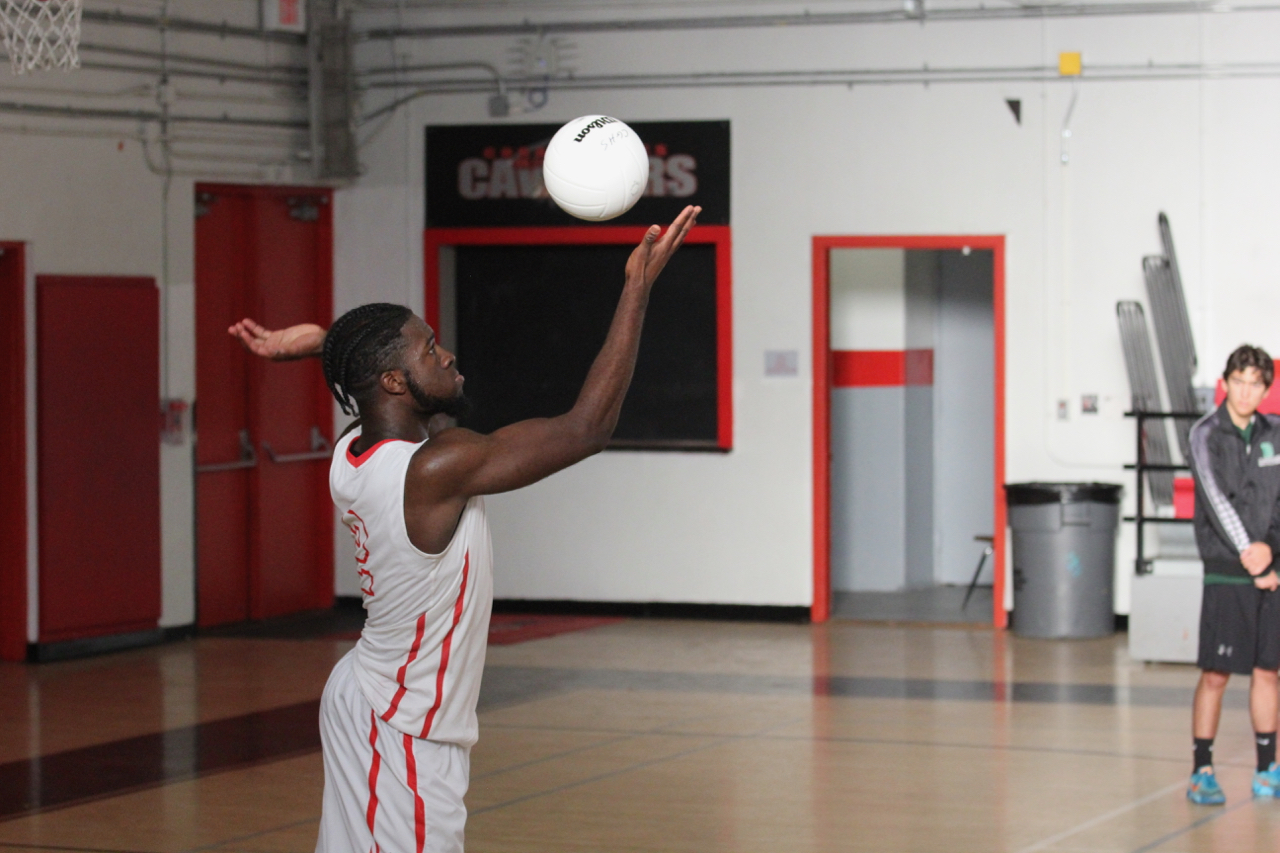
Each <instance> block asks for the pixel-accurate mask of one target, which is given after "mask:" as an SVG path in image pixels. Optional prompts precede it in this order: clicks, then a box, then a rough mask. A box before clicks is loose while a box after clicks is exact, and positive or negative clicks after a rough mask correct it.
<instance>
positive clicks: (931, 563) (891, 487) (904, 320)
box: [813, 236, 1006, 627]
mask: <svg viewBox="0 0 1280 853" xmlns="http://www.w3.org/2000/svg"><path fill="white" fill-rule="evenodd" d="M813 251H814V294H813V300H814V301H813V317H814V327H813V328H814V365H815V368H814V509H815V518H814V555H815V557H814V606H813V618H814V620H815V621H822V620H824V619H826V618H828V617H829V616H831V615H833V614H834V615H841V616H845V617H849V618H860V619H866V618H870V619H894V620H904V621H948V622H950V621H975V620H981V621H983V622H986V621H987V620H988V618H989V619H990V621H991V622H992V623H993V624H995V625H996V626H998V627H1003V626H1004V624H1005V621H1006V614H1005V609H1004V571H1003V566H1004V535H1003V532H1004V506H1003V500H1002V495H1003V488H1002V485H1001V484H1002V483H1003V446H1004V441H1003V429H1002V424H1003V395H1002V388H1003V371H1004V359H1003V344H1002V342H1003V290H1004V287H1003V284H1004V240H1003V238H1002V237H990V236H987V237H817V238H814V245H813ZM988 546H989V547H990V548H991V554H990V559H986V561H985V563H984V565H983V567H982V569H981V574H980V578H979V586H978V588H977V589H976V590H975V593H976V594H974V595H973V596H972V598H973V600H972V601H970V600H969V598H968V595H967V593H968V592H969V590H968V587H969V584H970V581H971V580H972V578H973V577H974V573H975V569H976V568H977V564H978V562H979V560H980V558H982V556H983V554H984V551H985V550H986V549H987V547H988Z"/></svg>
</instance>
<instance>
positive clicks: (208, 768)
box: [0, 666, 1247, 821]
mask: <svg viewBox="0 0 1280 853" xmlns="http://www.w3.org/2000/svg"><path fill="white" fill-rule="evenodd" d="M583 689H597V690H628V691H636V690H652V691H676V692H697V693H721V694H737V695H783V696H804V695H811V696H831V697H844V698H882V699H920V700H935V701H936V700H949V701H973V702H1014V703H1054V704H1078V705H1094V706H1108V705H1110V706H1116V705H1129V706H1144V707H1179V708H1189V707H1190V703H1191V686H1190V685H1188V687H1187V688H1185V689H1183V688H1167V687H1117V686H1115V685H1109V684H1053V683H1042V682H1013V683H1000V682H993V681H950V680H931V679H895V678H865V677H849V676H821V677H814V676H751V675H734V674H725V673H688V672H650V671H629V670H607V669H585V670H584V669H570V668H555V667H508V666H493V667H489V668H488V669H487V670H486V672H485V679H484V688H483V689H482V691H481V697H480V707H481V710H485V709H491V708H496V707H502V706H507V705H513V704H519V703H523V702H528V701H531V700H534V699H538V698H544V697H547V696H550V695H554V694H560V693H564V692H569V691H574V690H583ZM1245 701H1247V700H1246V699H1245V698H1244V695H1243V694H1241V696H1237V697H1234V699H1233V698H1232V695H1231V694H1228V702H1227V704H1228V705H1235V704H1242V703H1244V702H1245ZM318 718H319V701H318V700H316V701H311V702H302V703H298V704H296V705H288V706H285V707H282V708H274V709H271V710H267V711H260V712H256V713H252V714H244V715H241V716H238V717H231V718H228V719H224V720H216V721H213V722H208V723H201V724H199V725H195V726H188V727H185V728H179V729H172V730H169V731H164V732H156V733H153V734H146V735H139V736H137V737H132V738H126V739H123V740H117V741H112V742H109V743H103V744H96V745H94V746H88V747H83V748H80V749H73V750H68V751H66V752H60V753H55V754H51V755H44V756H40V757H38V758H34V759H27V760H21V761H12V762H8V763H5V764H0V821H3V820H6V819H10V818H13V817H17V816H19V815H25V814H31V813H33V812H37V811H44V810H47V809H51V808H59V807H62V806H66V805H70V804H72V803H79V802H85V801H88V800H92V799H98V798H101V797H105V796H116V795H119V794H123V793H127V792H129V791H133V790H140V789H144V788H148V787H153V786H155V785H160V784H166V783H170V782H175V781H180V780H183V779H190V778H195V777H199V776H203V775H207V774H210V773H217V772H222V771H226V770H231V769H238V768H243V767H247V766H250V765H252V764H256V763H261V762H265V761H275V760H279V759H282V758H287V757H290V756H293V755H300V754H305V753H309V752H314V751H316V750H318V749H319V748H320V732H319V726H318V724H317V720H318Z"/></svg>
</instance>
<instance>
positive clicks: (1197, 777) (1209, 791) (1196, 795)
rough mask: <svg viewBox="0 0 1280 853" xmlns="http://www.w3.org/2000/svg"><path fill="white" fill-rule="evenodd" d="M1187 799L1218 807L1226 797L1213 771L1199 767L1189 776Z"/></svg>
mask: <svg viewBox="0 0 1280 853" xmlns="http://www.w3.org/2000/svg"><path fill="white" fill-rule="evenodd" d="M1258 775H1259V776H1261V775H1262V774H1261V773H1260V774H1258ZM1254 784H1255V785H1257V782H1256V781H1255V782H1254ZM1273 790H1274V789H1273ZM1269 796H1274V795H1269ZM1187 799H1188V800H1190V801H1191V802H1193V803H1198V804H1200V805H1202V806H1220V805H1222V804H1223V803H1225V802H1226V801H1227V795H1226V794H1224V793H1222V786H1221V785H1219V784H1218V778H1217V777H1216V776H1214V775H1213V769H1212V768H1206V767H1201V768H1200V769H1199V770H1197V771H1196V772H1195V773H1192V774H1191V784H1190V785H1188V786H1187Z"/></svg>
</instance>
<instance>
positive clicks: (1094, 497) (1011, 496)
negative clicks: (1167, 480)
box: [1004, 483, 1122, 506]
mask: <svg viewBox="0 0 1280 853" xmlns="http://www.w3.org/2000/svg"><path fill="white" fill-rule="evenodd" d="M1121 488H1122V487H1121V486H1119V485H1117V484H1115V483H1005V486H1004V495H1005V500H1006V501H1008V504H1009V506H1031V505H1034V504H1056V503H1064V504H1074V503H1085V502H1091V503H1100V504H1118V503H1120V489H1121Z"/></svg>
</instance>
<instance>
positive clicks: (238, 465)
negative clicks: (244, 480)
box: [196, 429, 258, 474]
mask: <svg viewBox="0 0 1280 853" xmlns="http://www.w3.org/2000/svg"><path fill="white" fill-rule="evenodd" d="M257 465H258V452H257V451H256V450H254V449H253V442H252V441H250V440H249V431H248V430H247V429H242V430H240V458H239V459H238V460H236V461H235V462H214V463H212V464H210V465H197V466H196V473H197V474H212V473H214V472H215V471H239V470H240V469H242V468H255V467H257Z"/></svg>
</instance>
